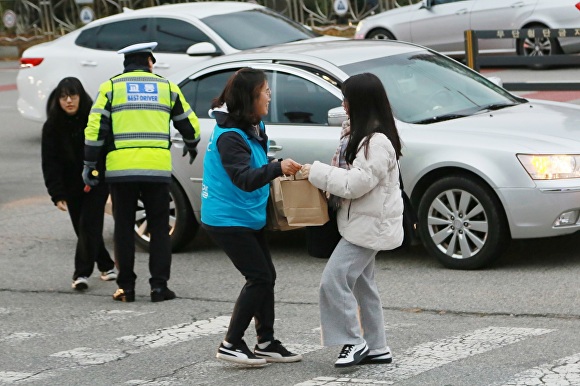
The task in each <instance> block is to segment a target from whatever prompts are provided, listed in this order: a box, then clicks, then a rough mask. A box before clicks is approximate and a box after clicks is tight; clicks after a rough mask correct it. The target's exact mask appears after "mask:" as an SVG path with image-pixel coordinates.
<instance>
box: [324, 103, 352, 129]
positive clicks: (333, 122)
mask: <svg viewBox="0 0 580 386" xmlns="http://www.w3.org/2000/svg"><path fill="white" fill-rule="evenodd" d="M347 119H348V116H347V115H346V111H344V107H342V106H340V107H335V108H333V109H330V110H328V125H329V126H342V122H344V121H346V120H347Z"/></svg>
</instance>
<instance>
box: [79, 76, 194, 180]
mask: <svg viewBox="0 0 580 386" xmlns="http://www.w3.org/2000/svg"><path fill="white" fill-rule="evenodd" d="M176 102H177V103H180V104H181V106H178V108H177V109H174V107H175V103H176ZM175 110H177V111H175ZM176 114H177V115H176ZM171 119H173V120H174V121H176V120H189V121H190V122H189V123H190V125H188V126H191V129H192V132H193V133H194V135H195V138H197V137H199V122H198V119H197V117H196V116H195V114H194V113H193V112H192V111H191V108H190V106H189V104H188V103H187V102H186V101H185V98H184V97H183V94H182V93H181V90H180V89H179V87H178V86H177V85H176V84H174V83H172V82H170V81H169V80H167V79H165V78H163V77H161V76H159V75H155V74H152V73H150V72H148V71H140V70H138V71H131V72H126V73H123V74H121V75H118V76H115V77H113V78H111V79H110V80H109V81H107V82H104V83H103V84H101V86H100V88H99V94H98V96H97V99H96V101H95V103H94V104H93V107H92V109H91V114H90V116H89V121H88V124H87V128H86V129H85V145H87V146H85V160H88V161H91V158H93V156H92V155H91V148H92V147H94V148H95V150H97V149H98V150H97V153H98V152H99V151H100V149H101V148H102V147H103V146H105V147H106V149H107V158H106V172H105V179H106V181H108V182H124V181H151V182H170V181H171V152H170V151H169V148H170V146H171V141H170V120H171ZM182 126H183V125H182ZM188 128H189V127H188ZM180 131H181V130H180ZM87 149H88V150H87Z"/></svg>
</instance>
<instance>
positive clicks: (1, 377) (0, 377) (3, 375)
mask: <svg viewBox="0 0 580 386" xmlns="http://www.w3.org/2000/svg"><path fill="white" fill-rule="evenodd" d="M50 376H52V374H50V373H48V372H47V373H44V372H43V373H38V374H33V373H19V372H17V371H0V383H19V384H20V383H21V382H27V381H38V380H42V379H45V378H48V377H50Z"/></svg>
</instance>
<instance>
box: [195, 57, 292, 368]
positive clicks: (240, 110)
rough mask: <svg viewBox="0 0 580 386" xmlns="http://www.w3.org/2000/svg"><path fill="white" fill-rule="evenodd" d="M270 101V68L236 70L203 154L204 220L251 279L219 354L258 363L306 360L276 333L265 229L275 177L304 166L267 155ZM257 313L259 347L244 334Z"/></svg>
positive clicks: (216, 107)
mask: <svg viewBox="0 0 580 386" xmlns="http://www.w3.org/2000/svg"><path fill="white" fill-rule="evenodd" d="M269 103H270V88H269V87H268V80H267V78H266V74H265V73H264V72H263V71H261V70H256V69H252V68H242V69H240V70H239V71H237V72H236V73H235V74H234V75H232V77H231V78H230V79H229V80H228V82H227V84H226V86H225V88H224V90H223V91H222V93H221V95H220V96H219V97H218V98H216V99H215V100H214V101H213V102H212V109H211V110H210V116H212V117H213V118H215V120H216V123H217V124H216V126H215V128H214V130H213V133H212V136H211V138H210V139H209V143H208V146H207V151H206V153H205V157H204V161H203V187H202V194H201V200H202V205H201V222H202V226H203V228H204V229H205V230H206V231H207V233H208V234H209V236H210V237H211V238H212V240H213V241H214V242H215V243H216V244H217V245H218V246H220V247H221V248H222V249H223V250H224V251H225V253H226V254H227V255H228V257H229V258H230V260H231V261H232V263H233V264H234V265H235V267H236V268H237V269H238V270H239V271H240V273H241V274H242V275H244V277H245V278H246V283H245V285H244V287H243V288H242V291H241V292H240V295H239V296H238V299H237V300H236V304H235V306H234V311H233V313H232V318H231V321H230V325H229V327H228V331H227V333H226V337H225V340H224V341H223V342H222V343H221V344H220V346H219V348H218V352H217V355H216V357H217V358H219V359H222V360H226V361H230V362H234V363H238V364H244V365H250V366H263V365H266V364H267V362H297V361H300V360H301V359H302V356H301V355H298V354H294V353H291V352H289V351H288V350H287V349H286V348H285V347H284V346H283V345H282V344H281V343H280V341H278V340H276V339H275V338H274V283H275V281H276V270H275V268H274V264H273V263H272V257H271V255H270V251H269V250H268V246H267V244H266V239H265V235H264V227H265V225H266V204H267V201H268V195H269V183H270V181H271V180H273V179H274V178H276V177H279V176H281V175H283V174H285V175H294V174H296V172H297V171H298V170H300V168H301V165H300V164H299V163H297V162H295V161H293V160H291V159H285V160H282V159H278V160H276V159H272V158H271V157H268V156H267V151H268V144H269V141H268V136H267V135H266V128H265V126H264V123H263V122H262V116H264V115H266V114H267V113H268V105H269ZM252 318H254V320H255V324H256V333H257V341H258V342H257V344H256V346H255V348H254V351H253V352H252V351H250V349H249V348H248V346H247V345H246V343H245V342H244V339H243V336H244V332H245V331H246V329H247V328H248V326H249V325H250V322H251V320H252Z"/></svg>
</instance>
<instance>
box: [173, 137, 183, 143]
mask: <svg viewBox="0 0 580 386" xmlns="http://www.w3.org/2000/svg"><path fill="white" fill-rule="evenodd" d="M171 143H184V141H183V138H180V137H172V138H171Z"/></svg>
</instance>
